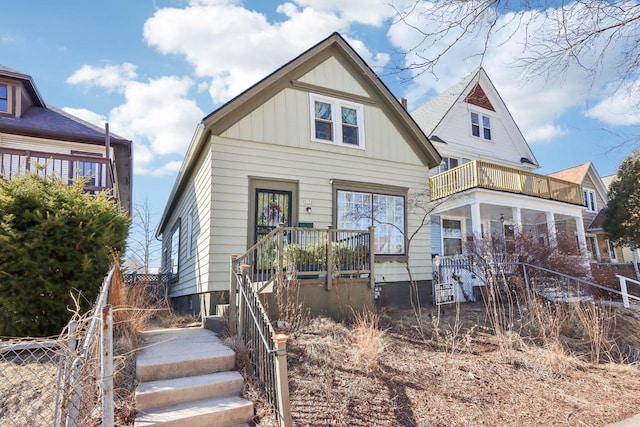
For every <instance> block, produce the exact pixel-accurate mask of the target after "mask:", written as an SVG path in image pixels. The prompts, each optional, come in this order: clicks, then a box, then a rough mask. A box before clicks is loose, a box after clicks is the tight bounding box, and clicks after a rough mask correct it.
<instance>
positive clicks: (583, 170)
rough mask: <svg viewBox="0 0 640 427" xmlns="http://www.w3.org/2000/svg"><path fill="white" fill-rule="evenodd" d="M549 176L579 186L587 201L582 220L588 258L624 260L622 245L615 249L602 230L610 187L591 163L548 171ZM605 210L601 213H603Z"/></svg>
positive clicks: (603, 260)
mask: <svg viewBox="0 0 640 427" xmlns="http://www.w3.org/2000/svg"><path fill="white" fill-rule="evenodd" d="M549 176H552V177H555V178H559V179H564V180H566V181H570V182H573V183H575V184H578V185H580V188H581V189H582V200H583V204H584V211H583V214H582V215H583V220H584V222H583V223H584V227H585V230H586V240H587V250H588V255H589V260H590V261H593V262H599V263H600V262H603V263H618V262H624V261H623V260H622V259H621V256H622V253H621V250H620V248H616V247H615V245H613V243H612V242H610V241H609V240H608V238H607V234H606V233H605V231H604V230H603V229H602V221H603V219H604V217H603V213H604V212H603V211H602V209H603V208H604V207H605V206H606V205H607V200H608V196H607V191H608V190H607V187H606V186H605V184H604V182H603V181H602V179H601V178H600V175H599V174H598V172H597V171H596V169H595V166H593V163H591V162H588V163H584V164H582V165H578V166H575V167H571V168H567V169H564V170H561V171H558V172H554V173H552V174H549ZM601 212H602V213H601Z"/></svg>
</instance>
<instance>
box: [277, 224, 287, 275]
mask: <svg viewBox="0 0 640 427" xmlns="http://www.w3.org/2000/svg"><path fill="white" fill-rule="evenodd" d="M277 245H278V249H277V253H276V256H277V257H278V259H277V263H276V264H277V268H278V271H277V272H276V278H278V279H279V278H281V277H282V271H283V269H284V267H285V265H284V262H283V259H282V258H283V257H284V223H283V222H281V223H279V224H278V237H277ZM276 286H282V284H281V283H277V284H276Z"/></svg>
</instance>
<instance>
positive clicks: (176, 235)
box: [167, 218, 182, 277]
mask: <svg viewBox="0 0 640 427" xmlns="http://www.w3.org/2000/svg"><path fill="white" fill-rule="evenodd" d="M181 222H182V220H181V219H180V218H178V220H177V221H176V223H175V225H174V226H173V228H172V229H171V233H170V239H169V246H168V247H167V249H168V258H167V272H168V273H170V274H172V275H173V276H174V277H177V276H178V275H179V274H180V266H181V262H180V238H181V232H180V229H181V228H182V227H181ZM174 239H177V241H174ZM174 244H175V247H174ZM174 249H176V252H175V257H176V260H175V261H176V263H175V272H174V268H173V256H174Z"/></svg>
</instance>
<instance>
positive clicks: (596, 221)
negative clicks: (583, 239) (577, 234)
mask: <svg viewBox="0 0 640 427" xmlns="http://www.w3.org/2000/svg"><path fill="white" fill-rule="evenodd" d="M606 218H607V210H606V209H600V211H599V212H598V214H597V215H596V216H595V218H593V220H592V221H591V224H589V226H588V227H587V231H589V232H591V233H595V232H598V231H600V232H602V231H604V220H605V219H606Z"/></svg>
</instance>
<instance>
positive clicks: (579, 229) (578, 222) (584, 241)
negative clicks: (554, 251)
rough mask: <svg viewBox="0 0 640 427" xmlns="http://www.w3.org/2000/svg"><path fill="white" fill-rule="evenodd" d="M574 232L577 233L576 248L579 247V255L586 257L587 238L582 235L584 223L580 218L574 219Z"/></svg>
mask: <svg viewBox="0 0 640 427" xmlns="http://www.w3.org/2000/svg"><path fill="white" fill-rule="evenodd" d="M575 220H576V230H577V232H578V246H580V254H581V255H584V256H587V238H586V236H585V234H584V222H582V216H579V217H575Z"/></svg>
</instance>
